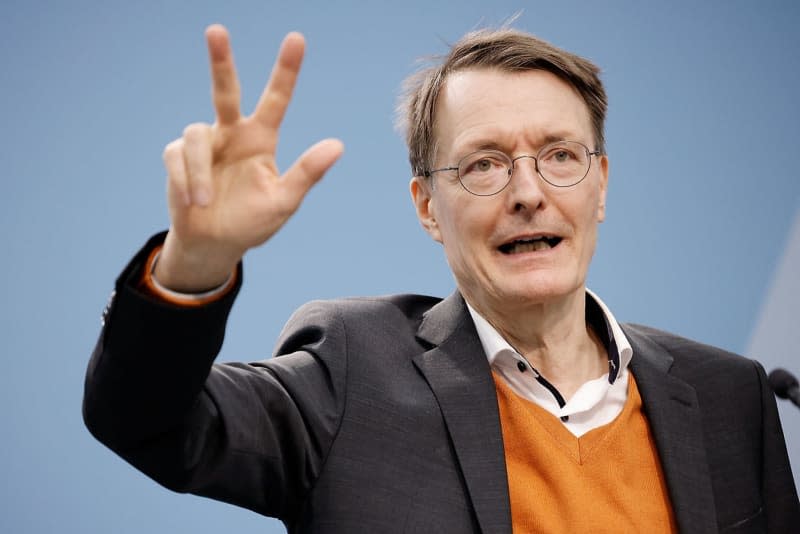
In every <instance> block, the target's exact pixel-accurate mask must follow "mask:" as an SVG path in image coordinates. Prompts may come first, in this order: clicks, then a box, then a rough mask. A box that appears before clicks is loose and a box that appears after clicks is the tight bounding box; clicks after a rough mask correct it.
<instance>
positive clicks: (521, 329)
mask: <svg viewBox="0 0 800 534" xmlns="http://www.w3.org/2000/svg"><path fill="white" fill-rule="evenodd" d="M465 298H467V300H468V302H469V304H470V306H472V307H473V308H474V309H475V310H476V311H477V312H478V313H480V314H481V315H482V316H483V317H484V318H485V319H486V320H487V321H488V322H489V324H491V325H492V326H493V327H494V328H495V330H497V331H498V332H499V333H500V335H501V336H502V337H503V338H504V339H505V340H506V341H507V342H508V343H509V344H510V345H511V346H512V347H514V349H515V350H516V351H517V352H519V353H520V354H521V355H522V356H523V357H524V358H525V359H526V360H528V362H529V363H530V364H531V365H532V366H533V367H535V368H536V370H537V371H538V372H539V373H540V374H541V375H542V376H543V377H544V378H545V379H546V380H547V381H549V382H550V383H551V384H553V385H554V386H555V387H556V388H557V389H558V390H559V392H560V393H561V395H562V396H563V397H564V398H565V399H569V398H570V397H571V396H572V395H573V394H574V393H575V391H577V389H578V388H579V387H580V386H581V385H582V384H583V383H585V382H586V381H588V380H593V379H595V378H598V377H600V376H602V375H603V374H605V373H606V372H608V363H607V360H608V355H607V353H606V350H605V347H603V345H602V343H601V342H600V340H599V338H598V337H597V335H595V333H594V332H593V331H592V329H591V328H590V327H589V325H588V324H587V323H586V290H585V288H583V287H581V288H580V289H579V290H577V291H575V292H573V293H570V294H569V295H567V296H565V297H562V298H559V299H555V300H549V301H546V302H542V303H535V304H530V305H525V306H522V307H518V308H515V309H513V310H509V309H508V308H504V307H503V306H502V305H499V306H487V305H483V306H481V304H480V303H478V305H477V306H476V305H475V303H473V301H472V300H470V299H469V298H468V297H466V296H465Z"/></svg>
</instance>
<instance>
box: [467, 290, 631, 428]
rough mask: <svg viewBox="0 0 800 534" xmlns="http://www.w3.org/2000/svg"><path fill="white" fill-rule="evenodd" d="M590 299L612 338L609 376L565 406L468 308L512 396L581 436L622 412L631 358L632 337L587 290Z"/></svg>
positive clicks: (494, 367)
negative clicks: (541, 411) (560, 403)
mask: <svg viewBox="0 0 800 534" xmlns="http://www.w3.org/2000/svg"><path fill="white" fill-rule="evenodd" d="M586 296H587V301H588V299H592V300H593V301H594V302H595V303H596V304H597V306H598V307H599V309H600V310H601V311H602V315H603V319H604V320H605V323H606V327H607V329H608V336H605V337H607V338H608V343H606V349H607V350H608V352H609V372H608V373H606V374H604V375H603V376H601V377H599V378H595V379H593V380H589V381H588V382H585V383H584V384H583V385H581V387H580V388H578V391H576V392H575V394H574V395H573V396H572V397H571V398H570V399H569V400H568V401H567V402H566V403H565V404H564V406H560V405H559V402H558V399H557V398H556V396H555V395H554V394H553V392H551V391H550V390H549V389H548V388H547V387H545V385H543V384H542V383H541V382H539V381H538V380H537V377H538V376H539V375H538V374H537V371H536V370H535V369H532V368H531V367H530V366H529V364H528V362H527V361H526V360H525V358H523V357H522V355H520V354H519V353H518V352H517V351H516V350H514V348H513V347H512V346H511V345H510V344H509V343H508V342H507V341H506V340H505V339H503V337H502V336H501V335H500V333H499V332H497V330H495V328H494V327H493V326H492V325H490V324H489V322H488V321H487V320H486V319H484V318H483V317H482V316H481V315H480V314H479V313H478V312H477V311H475V310H474V309H473V308H472V307H471V306H470V305H469V304H467V308H468V309H469V313H470V315H471V316H472V320H473V322H474V323H475V328H476V330H477V331H478V337H479V338H480V340H481V345H483V350H484V352H485V353H486V358H487V359H488V360H489V365H490V366H491V368H492V371H494V372H495V373H497V374H498V375H500V376H501V377H502V378H503V379H504V380H505V381H506V383H507V384H508V385H509V386H510V387H511V389H512V391H514V393H516V394H517V395H519V396H521V397H522V398H524V399H527V400H529V401H531V402H534V403H536V404H537V405H538V406H540V407H542V408H544V409H545V410H547V411H548V412H550V413H551V414H553V415H554V416H556V417H559V418H561V420H562V421H563V422H564V426H565V427H566V428H567V429H568V430H569V431H570V432H572V434H574V435H575V436H578V437H580V436H582V435H583V434H585V433H586V432H588V431H590V430H593V429H595V428H598V427H600V426H603V425H605V424H608V423H610V422H611V421H613V420H614V418H615V417H617V416H618V415H619V414H620V413H621V412H622V409H623V407H624V406H625V401H626V400H627V398H628V364H629V363H630V361H631V357H632V356H633V350H632V349H631V345H630V343H629V342H628V339H627V338H626V337H625V334H624V333H623V332H622V329H621V328H620V326H619V324H618V323H617V320H616V319H615V318H614V316H613V315H612V314H611V312H610V311H609V309H608V307H607V306H606V305H605V303H603V301H602V300H600V299H599V298H598V297H597V295H595V294H594V293H593V292H591V291H590V290H588V289H587V290H586ZM587 304H588V303H587ZM600 337H601V339H602V338H604V336H603V335H600ZM520 364H522V366H524V367H521V366H520ZM520 369H525V370H524V371H521V370H520ZM542 378H545V379H546V377H542Z"/></svg>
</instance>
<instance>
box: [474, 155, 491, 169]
mask: <svg viewBox="0 0 800 534" xmlns="http://www.w3.org/2000/svg"><path fill="white" fill-rule="evenodd" d="M492 167H493V165H492V162H491V160H488V159H486V158H484V159H479V160H478V161H476V162H475V163H473V164H472V166H471V168H470V170H473V171H477V172H489V171H491V170H492Z"/></svg>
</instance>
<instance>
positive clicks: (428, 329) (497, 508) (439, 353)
mask: <svg viewBox="0 0 800 534" xmlns="http://www.w3.org/2000/svg"><path fill="white" fill-rule="evenodd" d="M417 337H419V338H420V339H421V340H423V341H424V342H426V343H428V344H430V345H431V346H432V348H431V349H430V350H428V351H426V352H424V353H422V354H420V355H418V356H417V357H416V358H414V364H415V365H416V367H417V368H418V369H419V371H420V372H421V373H422V374H423V376H424V377H425V380H427V382H428V384H429V386H430V388H431V390H432V391H433V393H434V395H435V396H436V399H437V401H438V402H439V406H440V408H441V411H442V416H443V417H444V420H445V424H446V425H447V430H448V432H449V434H450V438H451V439H452V442H453V447H454V449H455V451H456V456H457V457H458V462H459V465H460V467H461V472H462V474H463V476H464V480H465V482H466V486H467V491H468V492H469V495H470V498H471V499H472V504H473V507H474V509H475V514H476V516H477V520H478V524H479V525H480V527H481V531H482V532H484V533H486V534H488V533H508V532H511V510H510V504H509V496H508V479H507V475H506V463H505V453H504V449H503V437H502V432H501V429H500V414H499V412H498V408H497V393H496V391H495V386H494V381H493V380H492V374H491V370H490V368H489V363H488V362H487V360H486V357H485V355H484V351H483V347H482V346H481V343H480V340H479V338H478V334H477V332H476V331H475V326H474V325H473V323H472V319H471V318H470V316H469V312H468V311H467V308H466V305H465V303H464V300H463V298H462V297H461V295H460V294H458V293H454V294H453V295H451V296H450V297H448V298H447V299H445V300H443V301H442V302H441V303H439V304H437V305H436V306H434V307H433V308H431V309H430V310H429V311H428V313H427V314H426V315H425V318H424V319H423V321H422V324H421V325H420V328H419V331H418V332H417Z"/></svg>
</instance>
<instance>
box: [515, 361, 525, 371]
mask: <svg viewBox="0 0 800 534" xmlns="http://www.w3.org/2000/svg"><path fill="white" fill-rule="evenodd" d="M517 369H519V372H520V373H524V372H525V370H526V369H527V367H526V366H525V364H524V363H522V362H519V361H518V362H517Z"/></svg>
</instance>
